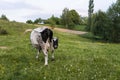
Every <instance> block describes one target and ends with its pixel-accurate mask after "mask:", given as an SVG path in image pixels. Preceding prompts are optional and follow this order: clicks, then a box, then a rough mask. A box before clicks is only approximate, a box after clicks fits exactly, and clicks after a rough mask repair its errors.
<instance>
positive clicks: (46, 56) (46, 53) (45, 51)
mask: <svg viewBox="0 0 120 80" xmlns="http://www.w3.org/2000/svg"><path fill="white" fill-rule="evenodd" d="M43 53H44V56H45V65H48V52H47V50H44V51H43Z"/></svg>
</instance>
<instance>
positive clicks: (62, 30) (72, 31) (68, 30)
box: [24, 26, 87, 35]
mask: <svg viewBox="0 0 120 80" xmlns="http://www.w3.org/2000/svg"><path fill="white" fill-rule="evenodd" d="M37 27H38V26H37ZM45 27H48V28H51V27H49V26H45ZM54 30H56V31H60V32H67V33H72V34H78V35H81V34H86V33H87V32H85V31H76V30H70V29H63V28H54ZM31 31H32V29H26V30H25V32H24V33H27V32H31Z"/></svg>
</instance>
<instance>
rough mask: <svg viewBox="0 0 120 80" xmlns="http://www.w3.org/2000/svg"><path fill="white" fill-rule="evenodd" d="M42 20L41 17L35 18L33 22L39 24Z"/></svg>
mask: <svg viewBox="0 0 120 80" xmlns="http://www.w3.org/2000/svg"><path fill="white" fill-rule="evenodd" d="M41 22H42V19H41V18H37V19H36V20H35V21H34V24H39V23H41Z"/></svg>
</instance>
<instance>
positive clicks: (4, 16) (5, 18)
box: [0, 14, 9, 21]
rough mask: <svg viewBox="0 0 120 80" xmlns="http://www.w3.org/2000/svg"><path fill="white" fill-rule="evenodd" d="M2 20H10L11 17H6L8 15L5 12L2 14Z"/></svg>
mask: <svg viewBox="0 0 120 80" xmlns="http://www.w3.org/2000/svg"><path fill="white" fill-rule="evenodd" d="M0 19H1V20H6V21H9V19H8V18H7V17H6V15H4V14H2V15H1V18H0Z"/></svg>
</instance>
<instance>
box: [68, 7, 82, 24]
mask: <svg viewBox="0 0 120 80" xmlns="http://www.w3.org/2000/svg"><path fill="white" fill-rule="evenodd" d="M69 13H70V15H71V16H70V18H71V20H72V22H73V23H74V24H75V25H79V24H80V23H81V19H80V16H79V14H78V13H77V11H76V10H74V9H73V10H70V11H69Z"/></svg>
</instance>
